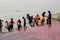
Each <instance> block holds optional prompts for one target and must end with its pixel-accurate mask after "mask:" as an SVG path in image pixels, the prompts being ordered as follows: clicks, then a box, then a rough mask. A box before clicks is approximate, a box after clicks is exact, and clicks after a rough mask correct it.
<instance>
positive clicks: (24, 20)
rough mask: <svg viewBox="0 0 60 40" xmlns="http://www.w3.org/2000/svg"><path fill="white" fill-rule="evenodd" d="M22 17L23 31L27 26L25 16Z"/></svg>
mask: <svg viewBox="0 0 60 40" xmlns="http://www.w3.org/2000/svg"><path fill="white" fill-rule="evenodd" d="M22 18H23V22H24V23H23V26H24V31H25V30H26V28H27V27H26V18H25V17H22Z"/></svg>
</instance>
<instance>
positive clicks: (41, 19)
mask: <svg viewBox="0 0 60 40" xmlns="http://www.w3.org/2000/svg"><path fill="white" fill-rule="evenodd" d="M45 13H46V12H43V13H42V16H40V21H41V26H42V25H44V21H45V19H44V17H45Z"/></svg>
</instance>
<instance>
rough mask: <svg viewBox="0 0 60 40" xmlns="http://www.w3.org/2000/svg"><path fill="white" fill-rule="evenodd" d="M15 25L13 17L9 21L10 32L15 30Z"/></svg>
mask: <svg viewBox="0 0 60 40" xmlns="http://www.w3.org/2000/svg"><path fill="white" fill-rule="evenodd" d="M13 25H14V21H13V18H11V21H10V22H9V28H8V30H9V32H11V31H12V30H13Z"/></svg>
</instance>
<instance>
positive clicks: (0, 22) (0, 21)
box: [0, 19, 3, 32]
mask: <svg viewBox="0 0 60 40" xmlns="http://www.w3.org/2000/svg"><path fill="white" fill-rule="evenodd" d="M2 27H3V24H2V20H1V19H0V32H2Z"/></svg>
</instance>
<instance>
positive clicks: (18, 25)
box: [17, 19, 22, 31]
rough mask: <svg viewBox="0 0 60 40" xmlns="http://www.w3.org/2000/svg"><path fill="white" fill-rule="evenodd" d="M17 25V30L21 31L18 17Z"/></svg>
mask: <svg viewBox="0 0 60 40" xmlns="http://www.w3.org/2000/svg"><path fill="white" fill-rule="evenodd" d="M17 27H18V31H21V27H22V26H21V20H20V19H18V21H17Z"/></svg>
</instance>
